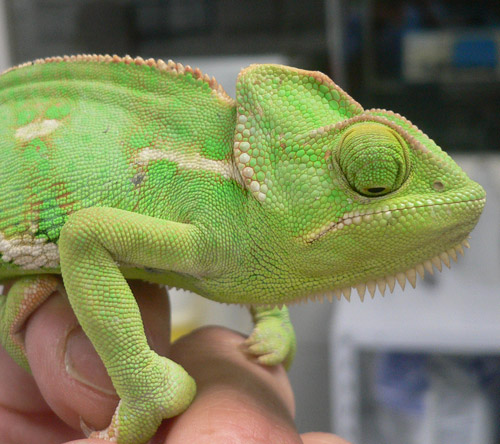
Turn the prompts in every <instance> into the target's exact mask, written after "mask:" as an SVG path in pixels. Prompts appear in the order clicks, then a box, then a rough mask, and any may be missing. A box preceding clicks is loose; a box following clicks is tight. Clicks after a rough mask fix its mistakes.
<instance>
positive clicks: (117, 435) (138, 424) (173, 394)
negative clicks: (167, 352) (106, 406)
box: [82, 356, 196, 444]
mask: <svg viewBox="0 0 500 444" xmlns="http://www.w3.org/2000/svg"><path fill="white" fill-rule="evenodd" d="M158 358H159V361H158V365H159V366H160V368H161V371H162V374H163V376H164V378H163V383H162V384H161V385H158V386H156V387H151V386H150V385H149V384H148V386H149V388H150V390H149V391H148V390H140V393H139V391H137V393H128V394H127V396H126V397H124V398H122V399H121V401H120V402H119V404H118V407H117V408H116V410H115V413H114V414H113V417H112V418H111V424H110V425H109V426H108V427H107V428H106V429H105V430H101V431H92V432H91V433H90V434H89V438H98V439H106V440H108V441H111V442H117V443H118V444H142V443H146V442H147V441H148V440H149V439H150V438H151V437H152V436H153V435H154V433H155V432H156V430H157V429H158V427H159V426H160V423H161V421H162V420H163V419H164V418H170V417H173V416H176V415H178V414H180V413H182V412H183V411H184V410H186V409H187V408H188V407H189V405H190V404H191V402H192V401H193V398H194V396H195V394H196V384H195V382H194V380H193V378H191V376H189V374H188V373H187V372H186V371H185V370H184V369H183V368H182V367H181V366H180V365H178V364H176V363H175V362H173V361H170V360H169V359H166V358H163V357H160V356H158ZM82 425H83V427H82V428H83V429H84V431H85V428H86V429H87V431H88V426H85V425H84V424H82ZM87 434H88V433H87Z"/></svg>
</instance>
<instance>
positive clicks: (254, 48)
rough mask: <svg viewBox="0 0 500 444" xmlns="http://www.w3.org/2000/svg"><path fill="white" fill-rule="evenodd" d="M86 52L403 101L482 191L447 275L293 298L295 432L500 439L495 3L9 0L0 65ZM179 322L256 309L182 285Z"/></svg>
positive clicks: (498, 28)
mask: <svg viewBox="0 0 500 444" xmlns="http://www.w3.org/2000/svg"><path fill="white" fill-rule="evenodd" d="M77 53H110V54H113V53H117V54H120V55H124V54H130V55H132V56H136V55H140V56H142V57H143V58H149V57H154V58H163V59H169V58H171V59H174V60H175V61H178V62H182V63H185V64H190V65H192V66H198V67H200V68H201V69H202V70H203V71H204V72H206V73H208V74H209V75H213V76H215V77H216V78H217V79H218V81H219V82H220V83H221V84H222V85H223V86H224V88H225V89H226V91H227V92H228V93H229V94H230V95H232V96H233V97H234V95H235V89H234V85H235V79H236V75H237V73H238V72H239V70H240V69H241V68H242V67H245V66H247V65H249V64H251V63H262V62H273V63H283V64H288V65H292V66H296V67H300V68H305V69H313V70H319V71H323V72H325V73H326V74H328V75H329V76H330V77H332V78H333V79H334V81H335V82H336V83H338V84H339V85H340V86H342V88H344V89H345V90H347V91H348V92H349V93H350V94H351V95H352V96H353V97H354V98H355V99H356V100H357V101H359V102H360V103H361V104H362V105H363V106H364V107H365V108H371V107H378V108H387V109H392V110H394V111H397V112H399V113H401V114H403V115H404V116H406V117H407V118H409V119H410V120H411V121H412V122H414V123H415V124H417V125H418V126H419V127H420V128H421V129H423V130H424V131H425V132H426V133H427V134H429V135H430V136H431V137H432V138H433V139H434V140H436V141H437V143H438V144H439V145H440V146H442V147H443V148H444V149H445V150H446V151H448V152H449V153H450V154H451V155H452V156H453V157H455V158H456V160H457V161H458V163H459V164H460V165H461V166H462V167H463V168H464V169H465V170H466V171H467V172H468V173H469V174H470V175H471V176H472V177H473V178H474V179H475V180H477V181H478V182H480V183H481V184H482V185H483V186H484V187H485V188H486V190H487V192H488V203H487V206H486V209H485V212H484V215H483V217H482V219H481V221H480V223H479V225H478V227H477V229H476V230H475V231H474V232H473V234H472V239H471V246H472V248H471V250H470V251H467V254H466V255H465V257H464V258H459V261H458V264H454V265H453V266H452V271H448V270H445V272H444V273H443V274H442V275H439V276H438V277H437V278H436V277H432V276H429V278H426V279H425V281H423V282H418V284H417V289H416V290H413V289H411V288H410V289H407V290H406V291H405V292H404V293H402V292H401V291H399V290H395V292H394V294H392V295H390V296H386V297H385V298H382V297H381V296H380V295H379V294H377V295H376V297H375V299H374V300H369V301H365V303H364V304H360V303H359V301H352V302H350V303H349V302H347V301H345V300H343V301H341V302H339V303H334V304H326V305H323V304H309V305H302V306H297V307H293V308H292V310H291V314H292V319H293V322H294V325H295V327H296V331H297V337H298V347H299V348H298V354H297V358H296V361H295V363H294V366H293V367H292V370H291V372H290V376H291V379H292V384H293V386H294V390H295V392H296V395H297V424H298V427H299V429H300V431H301V432H305V431H311V430H321V431H329V430H330V431H335V432H336V433H339V434H340V435H342V436H343V437H345V438H347V439H349V440H352V441H353V443H355V444H365V443H370V444H372V443H381V444H382V443H384V444H392V443H394V444H396V443H397V444H405V443H408V444H413V443H415V444H416V443H418V444H448V443H453V444H462V443H463V444H472V443H474V444H498V443H500V299H499V296H498V288H499V287H500V278H499V275H500V273H499V270H500V268H499V266H500V254H499V253H500V251H499V246H500V242H499V241H500V239H499V235H498V233H499V226H500V157H499V156H498V154H499V151H500V137H499V136H500V134H499V133H500V2H499V1H498V0H490V1H486V0H474V1H470V0H456V1H454V0H427V1H425V0H421V1H418V0H413V1H411V0H350V1H347V0H325V1H321V0H309V1H303V0H291V1H286V0H268V1H266V2H263V1H250V0H242V1H231V0H120V1H119V0H114V1H113V0H72V1H67V0H0V71H1V70H3V69H5V68H7V67H8V66H11V65H13V64H18V63H21V62H24V61H27V60H32V59H36V58H39V57H47V56H52V55H64V54H77ZM173 300H174V302H173V304H174V315H173V316H174V319H173V320H174V329H175V331H174V333H175V334H176V335H180V334H182V333H184V332H186V331H188V330H190V329H191V328H195V327H196V326H198V325H202V324H207V323H218V324H223V325H227V326H229V327H231V328H235V329H238V330H240V331H244V332H248V331H249V330H250V328H251V325H250V320H249V316H248V314H247V313H246V312H245V311H243V310H242V309H239V308H235V307H228V306H219V305H218V304H213V303H210V302H208V301H205V300H202V298H199V297H196V296H193V295H189V294H185V293H182V292H175V291H174V295H173Z"/></svg>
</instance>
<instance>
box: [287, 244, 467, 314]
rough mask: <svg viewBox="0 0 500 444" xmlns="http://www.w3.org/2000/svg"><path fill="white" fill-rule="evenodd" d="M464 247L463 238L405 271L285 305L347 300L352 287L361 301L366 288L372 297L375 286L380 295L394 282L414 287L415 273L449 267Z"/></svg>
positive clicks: (390, 288) (422, 275) (421, 276)
mask: <svg viewBox="0 0 500 444" xmlns="http://www.w3.org/2000/svg"><path fill="white" fill-rule="evenodd" d="M463 247H465V248H470V245H469V241H468V240H467V239H464V240H463V241H462V242H460V243H459V244H457V245H455V246H454V247H451V248H450V249H449V250H447V251H443V252H442V253H439V254H437V255H436V256H434V257H432V258H431V259H428V260H426V261H424V262H422V263H419V264H417V265H415V266H414V267H411V268H409V269H408V270H406V271H402V272H398V273H396V274H394V275H388V276H384V277H382V278H379V279H376V280H369V281H367V282H362V283H359V284H356V285H353V286H352V287H351V286H348V287H344V288H336V289H335V290H333V291H329V292H324V293H318V294H312V295H309V296H307V297H305V298H302V299H299V300H296V301H291V302H289V303H287V305H292V304H296V303H302V302H308V301H319V302H323V301H324V300H325V299H327V300H328V301H330V302H332V301H333V300H334V298H336V299H337V300H339V301H340V300H341V299H342V296H343V297H344V298H345V299H346V300H347V301H350V300H351V294H352V289H353V288H355V289H356V290H357V292H358V295H359V299H360V300H361V301H364V299H365V294H366V290H368V293H370V296H371V297H372V299H373V298H374V297H375V292H376V291H377V288H378V290H379V292H380V294H381V295H382V296H384V295H385V291H386V290H387V289H389V291H390V292H391V293H392V292H393V291H394V288H395V286H396V282H397V283H398V284H399V286H400V287H401V289H402V290H404V289H405V286H406V281H408V282H409V283H410V285H411V286H412V287H413V288H415V287H416V285H417V274H418V275H419V276H420V278H421V279H423V278H424V275H425V272H426V271H427V272H428V273H429V274H431V275H432V274H434V268H433V267H435V268H436V269H437V270H439V271H442V269H443V265H442V264H445V265H446V266H447V267H448V268H450V267H451V261H450V258H451V259H452V260H453V261H455V262H457V253H458V254H460V255H462V256H463V255H464V249H463Z"/></svg>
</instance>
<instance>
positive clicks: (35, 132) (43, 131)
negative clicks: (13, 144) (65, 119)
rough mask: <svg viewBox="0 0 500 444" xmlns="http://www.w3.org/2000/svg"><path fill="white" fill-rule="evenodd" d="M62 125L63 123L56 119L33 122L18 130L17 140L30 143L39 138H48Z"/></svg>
mask: <svg viewBox="0 0 500 444" xmlns="http://www.w3.org/2000/svg"><path fill="white" fill-rule="evenodd" d="M60 124H61V122H59V121H57V120H55V119H50V120H42V121H35V122H31V123H28V125H26V126H22V127H21V128H18V129H17V131H16V138H17V139H21V140H24V141H26V142H29V141H30V140H32V139H35V138H37V137H44V136H48V135H49V134H50V133H52V132H53V131H54V130H56V129H57V127H58V126H59V125H60Z"/></svg>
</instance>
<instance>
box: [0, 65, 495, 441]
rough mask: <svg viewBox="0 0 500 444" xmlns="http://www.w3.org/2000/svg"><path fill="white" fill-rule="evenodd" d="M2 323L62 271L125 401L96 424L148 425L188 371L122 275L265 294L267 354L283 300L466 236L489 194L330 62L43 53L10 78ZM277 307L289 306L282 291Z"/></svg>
mask: <svg viewBox="0 0 500 444" xmlns="http://www.w3.org/2000/svg"><path fill="white" fill-rule="evenodd" d="M0 125H1V126H0V128H1V130H0V131H1V132H0V149H1V150H2V162H1V164H0V192H1V196H2V198H1V201H0V254H1V256H2V262H1V264H0V278H3V279H6V278H17V279H18V280H17V283H16V284H15V285H14V286H13V287H12V289H11V290H10V292H9V294H8V295H7V296H6V297H3V298H2V299H1V301H0V321H1V322H0V326H1V328H0V332H1V340H2V343H3V345H4V346H5V347H6V349H7V350H8V351H9V352H10V354H11V355H12V356H13V357H14V358H15V359H16V360H17V361H18V362H19V363H20V365H22V366H24V367H26V368H27V367H28V362H27V360H26V358H25V356H24V347H23V344H22V336H21V335H19V334H18V333H19V331H20V330H21V329H22V327H23V322H24V321H25V319H26V318H27V317H28V316H29V314H30V313H31V312H32V311H33V310H35V309H36V307H37V306H38V305H39V304H41V303H42V302H43V301H44V300H45V299H46V298H47V297H48V296H50V294H51V292H53V291H54V289H55V288H56V287H57V285H58V284H57V280H56V279H54V277H53V275H54V274H58V273H61V274H62V276H63V280H64V285H65V287H66V290H67V293H68V296H69V300H70V303H71V305H72V307H73V309H74V311H75V313H76V316H77V317H78V320H79V321H80V323H81V325H82V327H83V329H84V331H85V332H86V334H87V335H88V336H89V338H90V340H91V341H92V343H93V344H94V346H95V348H96V350H97V352H98V353H99V355H100V356H101V358H102V360H103V362H104V364H105V365H106V367H107V369H108V371H109V373H110V376H111V379H112V381H113V384H114V386H115V388H116V391H117V393H118V394H119V396H120V398H121V401H120V404H119V406H118V408H117V410H116V412H115V415H114V416H113V419H112V421H111V424H110V426H109V427H108V428H107V429H106V430H104V431H102V432H94V433H93V434H92V436H95V437H103V438H106V439H109V440H112V441H116V442H118V443H121V444H125V443H143V442H146V441H147V440H148V439H149V438H150V437H151V436H152V435H153V434H154V432H155V430H156V428H157V427H158V425H159V423H160V421H161V420H162V419H163V418H166V417H171V416H174V415H176V414H178V413H180V412H182V411H183V410H184V409H186V408H187V407H188V405H189V404H190V402H191V400H192V398H193V397H194V394H195V384H194V382H193V380H192V379H191V378H190V376H189V375H188V374H187V373H186V372H185V371H184V370H183V369H182V368H181V367H180V366H179V365H177V364H175V363H174V362H172V361H170V360H168V359H166V358H163V357H160V356H158V355H156V354H155V353H154V352H152V351H151V350H150V349H149V347H148V345H147V342H146V339H145V336H144V330H143V326H142V322H141V318H140V315H139V310H138V308H137V305H136V302H135V300H134V298H133V296H132V294H131V292H130V289H129V287H128V286H127V283H126V281H125V279H126V278H142V279H145V280H149V281H154V282H159V283H164V284H168V285H171V286H176V287H182V288H186V289H189V290H192V291H194V292H196V293H198V294H200V295H202V296H204V297H207V298H210V299H213V300H216V301H223V302H229V303H242V304H246V305H249V306H250V307H251V312H252V316H253V318H254V321H255V324H256V325H255V330H254V332H253V333H252V335H251V336H250V338H249V339H248V341H247V344H248V350H249V352H250V353H252V354H255V355H256V356H258V359H259V361H260V362H261V363H263V364H266V365H275V364H278V363H280V362H283V363H285V364H286V365H289V364H290V363H291V360H292V358H293V355H294V353H295V337H294V333H293V328H292V326H291V324H290V321H289V318H288V312H287V310H286V307H284V306H283V304H288V303H291V302H295V301H299V300H302V299H306V298H308V297H312V298H316V297H318V296H319V295H325V294H327V295H328V296H330V295H331V294H333V295H336V296H337V297H340V295H341V294H342V293H343V294H344V295H345V296H346V297H347V298H348V297H350V294H351V287H355V288H357V290H358V292H359V294H360V296H361V297H363V296H364V293H365V290H366V289H368V290H369V292H370V293H371V294H372V295H373V293H374V291H375V289H376V287H377V286H378V287H379V289H380V291H381V292H383V291H384V290H385V288H386V286H388V287H389V288H390V289H391V290H392V289H393V288H394V284H395V281H396V280H398V281H399V282H400V284H401V285H402V286H404V283H405V280H406V278H408V279H409V280H410V282H411V283H412V284H414V281H415V276H416V273H417V272H418V273H420V274H423V272H424V268H427V269H429V270H432V263H434V264H435V265H436V266H440V265H441V260H443V261H445V262H447V261H448V260H449V255H451V256H452V257H453V256H454V255H455V254H456V251H460V249H461V244H462V243H463V242H466V241H465V239H466V237H467V236H468V234H469V232H470V231H471V230H472V229H473V227H474V226H475V224H476V222H477V220H478V218H479V215H480V213H481V211H482V208H483V205H484V201H485V193H484V191H483V189H482V188H481V187H480V186H479V185H478V184H476V183H474V182H472V181H471V180H470V179H469V178H468V177H467V176H466V175H465V174H464V172H463V171H462V170H461V169H460V168H459V167H458V166H457V165H456V164H455V163H454V162H453V161H452V160H451V158H450V157H449V156H448V155H446V154H445V153H444V152H443V151H441V149H440V148H439V147H438V146H437V145H436V144H435V143H434V142H433V141H432V140H431V139H429V138H428V137H427V136H426V135H425V134H423V133H422V132H421V131H420V130H418V128H416V127H415V126H414V125H412V124H411V123H410V122H409V121H407V120H406V119H405V118H403V117H401V116H400V115H398V114H395V113H393V112H390V111H385V110H377V109H374V110H367V111H366V110H363V108H362V107H361V105H359V104H358V103H357V102H355V101H354V100H353V99H352V98H350V97H349V96H348V95H347V94H346V93H345V92H344V91H342V90H341V89H340V88H339V87H338V86H336V85H335V84H334V83H333V82H332V81H331V80H330V79H329V78H328V77H326V76H324V75H323V74H321V73H318V72H309V71H303V70H299V69H294V68H289V67H285V66H277V65H253V66H251V67H249V68H247V69H245V70H243V71H242V72H241V74H240V76H239V78H238V83H237V98H236V101H234V100H233V99H231V98H230V97H228V96H227V95H226V94H225V93H224V91H223V90H222V88H220V86H218V85H217V83H216V82H215V80H213V79H209V78H208V77H207V76H203V75H202V74H201V73H200V72H199V71H198V70H193V69H191V68H189V67H186V68H184V67H183V66H181V65H179V64H175V63H173V62H169V63H164V62H163V61H158V62H156V61H154V60H147V61H144V60H142V59H140V58H137V59H131V58H130V57H126V58H124V59H122V58H119V57H117V56H114V57H110V56H76V57H65V58H53V59H46V60H39V61H37V62H35V63H33V64H31V63H30V64H26V65H23V66H20V67H17V68H14V69H12V70H9V71H7V72H6V73H4V74H3V75H2V76H1V77H0ZM276 306H278V307H276Z"/></svg>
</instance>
